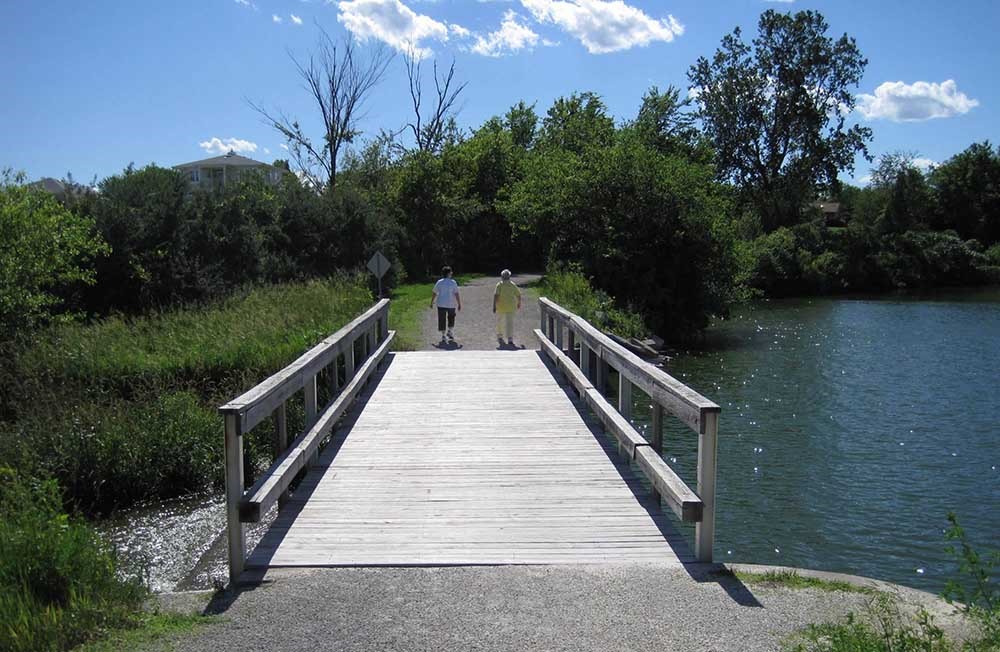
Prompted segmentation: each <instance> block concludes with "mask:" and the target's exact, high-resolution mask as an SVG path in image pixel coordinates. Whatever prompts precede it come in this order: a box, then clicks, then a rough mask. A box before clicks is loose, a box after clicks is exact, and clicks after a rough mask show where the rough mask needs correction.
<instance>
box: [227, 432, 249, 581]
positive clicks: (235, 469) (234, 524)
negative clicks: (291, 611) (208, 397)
mask: <svg viewBox="0 0 1000 652" xmlns="http://www.w3.org/2000/svg"><path fill="white" fill-rule="evenodd" d="M241 498H243V431H242V430H241V428H240V419H239V415H237V414H227V415H226V525H227V526H228V527H227V531H228V533H229V583H230V584H231V585H234V584H235V583H236V581H237V580H239V577H240V575H242V574H243V564H244V560H245V555H246V551H245V548H244V542H243V523H241V522H240V499H241Z"/></svg>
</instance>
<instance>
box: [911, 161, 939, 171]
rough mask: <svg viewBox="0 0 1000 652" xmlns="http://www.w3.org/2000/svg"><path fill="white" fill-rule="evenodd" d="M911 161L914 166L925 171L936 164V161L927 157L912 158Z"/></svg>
mask: <svg viewBox="0 0 1000 652" xmlns="http://www.w3.org/2000/svg"><path fill="white" fill-rule="evenodd" d="M912 163H913V166H914V167H917V168H919V169H921V170H925V171H926V170H929V169H931V168H936V167H937V166H938V162H937V161H935V160H933V159H929V158H915V159H913V161H912Z"/></svg>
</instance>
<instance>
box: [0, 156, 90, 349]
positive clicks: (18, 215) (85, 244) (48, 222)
mask: <svg viewBox="0 0 1000 652" xmlns="http://www.w3.org/2000/svg"><path fill="white" fill-rule="evenodd" d="M107 251H108V247H107V245H106V244H105V243H104V242H103V241H101V239H100V237H98V236H97V234H96V233H95V230H94V223H93V221H92V220H89V219H87V218H84V217H80V216H78V215H75V214H74V213H72V212H70V211H69V210H67V209H66V208H64V207H63V206H62V205H61V204H60V203H59V201H58V200H56V198H55V197H53V196H52V195H51V194H49V193H48V192H46V191H44V190H41V189H37V188H31V187H28V186H25V185H24V184H23V176H21V175H14V174H13V173H11V172H10V171H5V172H4V173H3V175H2V176H0V344H2V343H3V342H4V341H11V340H14V339H15V338H18V337H21V336H24V335H26V334H27V333H28V332H29V330H30V329H31V328H32V327H33V326H34V325H35V324H37V323H38V322H41V321H44V320H46V319H48V318H50V317H51V316H52V315H53V313H54V311H55V310H56V309H57V308H58V307H59V305H60V304H61V303H62V298H61V296H60V290H64V289H65V288H67V287H68V286H71V285H73V284H77V283H85V284H92V283H93V282H94V278H95V275H94V269H93V267H92V260H93V259H94V258H95V257H96V256H99V255H101V254H105V253H107Z"/></svg>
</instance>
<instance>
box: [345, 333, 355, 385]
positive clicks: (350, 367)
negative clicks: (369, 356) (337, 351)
mask: <svg viewBox="0 0 1000 652" xmlns="http://www.w3.org/2000/svg"><path fill="white" fill-rule="evenodd" d="M351 378H354V341H353V340H352V341H351V342H350V343H349V344H348V345H347V348H346V349H344V384H345V385H346V384H347V383H349V382H351Z"/></svg>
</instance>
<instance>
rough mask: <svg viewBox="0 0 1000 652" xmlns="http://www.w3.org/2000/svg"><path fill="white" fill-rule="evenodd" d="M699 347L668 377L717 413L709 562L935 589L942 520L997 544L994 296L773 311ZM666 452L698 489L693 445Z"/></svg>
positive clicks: (944, 573)
mask: <svg viewBox="0 0 1000 652" xmlns="http://www.w3.org/2000/svg"><path fill="white" fill-rule="evenodd" d="M706 345H707V346H706V349H705V350H703V351H698V352H687V353H683V354H681V355H678V356H677V357H675V358H674V359H673V360H672V361H671V362H670V363H669V364H668V365H667V370H668V372H669V373H671V374H672V375H674V376H675V377H677V378H678V379H680V380H682V381H683V382H685V383H687V384H688V385H690V386H691V387H693V388H695V389H697V390H698V391H699V392H701V393H702V394H704V395H706V396H707V397H709V398H711V399H712V400H714V401H716V402H717V403H719V405H721V406H722V416H721V420H720V429H719V431H720V435H719V453H718V497H717V500H718V506H717V514H716V543H715V557H716V559H717V560H719V561H733V562H746V563H757V564H777V565H785V566H798V567H806V568H814V569H821V570H829V571H838V572H846V573H853V574H858V575H865V576H869V577H874V578H878V579H884V580H888V581H892V582H898V583H901V584H905V585H908V586H913V587H917V588H922V589H925V590H930V591H935V592H937V591H940V590H941V589H942V588H943V586H944V582H945V581H946V579H947V578H948V577H949V574H950V573H952V572H953V571H954V568H955V566H954V564H952V563H950V561H949V557H948V555H947V554H946V553H945V551H944V548H945V547H946V546H947V545H948V543H947V542H946V540H945V538H944V529H945V528H946V527H947V526H948V523H947V520H946V515H947V514H948V512H949V511H954V512H955V513H956V514H957V515H958V517H959V519H960V522H961V524H962V525H963V527H965V529H966V531H967V533H968V534H969V535H970V537H971V538H972V540H973V541H974V542H976V543H977V544H979V546H981V549H982V548H985V547H987V546H992V547H994V548H995V547H1000V471H998V467H1000V289H989V290H976V291H955V292H948V293H938V294H933V295H921V296H912V297H906V298H898V297H891V298H886V297H884V296H883V297H879V298H874V299H864V298H862V299H842V298H836V299H827V298H823V299H809V300H787V301H770V302H765V303H762V304H759V305H756V306H753V307H748V308H742V309H739V310H737V311H736V312H735V313H734V314H733V315H732V317H731V318H730V319H728V320H725V321H720V322H718V323H716V324H714V325H713V326H712V327H711V329H710V330H709V333H708V335H707V339H706ZM639 396H640V398H638V399H637V400H636V402H637V405H636V412H635V414H636V418H637V420H638V422H639V425H640V427H646V426H647V425H648V414H649V410H648V405H647V403H648V401H644V400H642V398H641V394H640V395H639ZM668 421H673V419H668ZM664 442H665V443H664V458H665V459H666V460H667V462H668V464H670V465H671V466H672V467H674V468H675V469H676V470H677V471H678V473H680V475H681V476H682V477H683V478H684V479H685V480H686V481H687V482H688V483H689V484H690V486H692V488H693V487H694V486H695V483H694V479H695V465H696V450H697V437H696V436H695V435H694V433H693V432H691V431H690V430H687V429H685V428H683V427H679V426H678V425H677V424H676V423H673V424H670V426H669V427H668V428H667V430H666V432H665V435H664Z"/></svg>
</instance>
